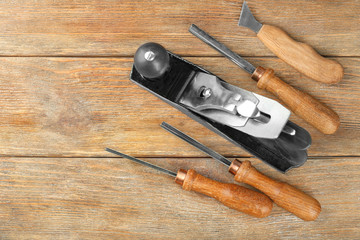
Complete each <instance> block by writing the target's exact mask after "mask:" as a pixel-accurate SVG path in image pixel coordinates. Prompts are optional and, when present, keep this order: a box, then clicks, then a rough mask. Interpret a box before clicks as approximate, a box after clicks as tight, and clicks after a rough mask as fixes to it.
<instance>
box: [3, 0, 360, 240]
mask: <svg viewBox="0 0 360 240" xmlns="http://www.w3.org/2000/svg"><path fill="white" fill-rule="evenodd" d="M241 5H242V1H238V0H236V1H235V0H224V1H215V0H213V1H210V0H209V1H205V0H196V1H195V0H183V1H175V0H160V1H159V0H157V1H152V0H147V1H130V0H129V1H125V0H123V1H121V0H117V1H116V0H107V1H105V0H104V1H100V0H88V1H80V0H76V1H70V0H69V1H66V0H59V1H50V0H43V1H37V0H26V1H25V0H12V1H10V0H4V1H1V2H0V125H1V128H0V129H1V130H0V132H1V135H0V136H1V138H0V154H1V157H0V190H1V194H0V239H134V238H138V239H169V238H170V239H241V238H242V239H246V238H247V239H303V238H307V239H359V238H360V230H359V227H360V207H359V206H360V197H359V196H360V120H359V119H360V82H359V80H360V79H359V76H360V40H359V39H360V24H359V23H360V22H359V20H360V17H359V13H360V2H359V1H357V0H353V1H348V0H336V1H330V0H328V1H325V0H314V1H306V0H297V1H285V0H280V1H265V0H256V1H255V0H251V1H249V2H248V5H249V7H250V9H251V10H252V11H253V13H254V15H255V16H256V18H257V19H258V20H259V21H261V22H263V23H268V24H273V25H275V26H278V27H281V28H282V29H284V30H285V31H287V32H288V33H289V34H290V35H291V36H292V37H294V38H295V39H297V40H299V41H303V42H306V43H309V44H310V45H312V46H313V47H314V48H315V49H316V50H317V51H318V52H319V53H320V54H322V55H324V56H326V57H329V58H332V59H335V60H337V61H339V62H340V63H341V64H342V65H343V66H344V69H345V76H344V78H343V80H342V82H340V83H339V84H336V85H331V86H330V85H325V84H321V83H317V82H314V81H311V80H309V79H308V78H306V77H305V76H303V75H302V74H300V73H298V72H297V71H295V70H294V69H292V68H291V67H289V66H288V65H286V64H284V63H283V62H282V61H281V60H279V59H278V58H276V57H274V55H273V54H272V53H271V52H270V51H269V50H268V49H266V48H265V46H264V45H263V44H262V43H261V42H260V41H259V40H258V39H257V38H256V36H255V34H254V33H253V32H251V31H250V30H248V29H245V28H241V27H238V26H237V21H238V18H239V15H240V11H241ZM192 23H195V24H197V25H198V26H199V27H201V28H203V29H204V30H206V31H207V32H209V33H210V34H212V35H213V36H214V37H215V38H217V39H218V40H220V41H221V42H223V43H225V44H226V45H228V46H229V47H230V48H231V49H232V50H234V51H235V52H237V53H239V54H241V55H242V56H245V58H246V59H248V60H249V61H250V62H252V63H254V64H255V65H257V64H261V65H262V66H264V67H272V68H274V69H275V71H276V72H277V73H278V75H279V76H280V77H281V78H282V79H283V80H285V81H286V82H288V83H290V84H291V85H293V86H295V87H298V88H300V89H302V90H304V91H306V92H308V93H310V94H312V95H313V96H315V97H316V98H318V99H319V100H320V101H322V102H323V103H325V104H327V105H328V106H330V107H331V108H333V109H334V110H335V111H336V112H337V113H338V114H339V115H340V118H341V127H340V129H339V130H338V132H337V133H336V134H334V135H331V136H326V135H323V134H321V133H319V132H318V131H316V130H315V129H314V128H312V127H311V126H309V125H308V124H306V123H305V122H304V121H302V120H300V119H299V118H297V117H296V116H294V115H292V116H291V120H293V121H294V122H295V123H297V124H299V125H301V126H303V127H304V128H306V129H307V130H308V131H309V132H310V133H311V135H312V138H313V145H312V146H311V148H310V149H309V159H308V161H307V162H306V164H305V165H304V166H302V167H300V168H298V169H293V170H291V171H290V172H288V173H287V174H285V175H284V174H281V173H279V172H277V171H276V170H274V169H272V168H270V167H269V166H267V165H265V164H264V163H262V162H261V161H260V160H258V159H255V158H253V157H252V156H251V155H249V154H248V153H247V152H245V151H244V150H242V149H240V148H238V147H235V146H234V145H232V144H231V143H229V142H227V141H225V140H224V139H222V138H221V137H219V136H217V135H216V134H214V133H212V132H210V131H209V130H207V129H205V128H204V127H202V126H201V125H200V124H198V123H197V122H194V121H193V120H191V119H189V118H188V117H186V116H184V115H183V114H181V113H180V112H179V111H177V110H175V109H173V108H171V107H170V106H168V105H167V104H165V103H163V102H161V101H160V100H158V99H157V98H156V97H154V96H152V95H151V94H150V93H148V92H146V91H144V90H142V89H140V88H139V87H137V86H135V85H134V84H132V83H131V82H130V81H129V74H130V69H131V66H132V61H133V54H134V53H135V51H136V49H137V48H138V47H139V46H140V45H141V44H143V43H145V42H148V41H155V42H158V43H160V44H162V45H163V46H165V47H166V48H167V49H168V50H170V51H172V52H174V53H176V54H179V55H181V56H183V57H184V58H186V59H188V60H190V61H192V62H194V63H196V64H198V65H200V66H203V67H204V68H206V69H208V70H210V71H211V72H213V73H215V74H217V75H218V76H220V77H221V78H223V79H225V80H226V81H228V82H230V83H232V84H234V85H237V86H240V87H242V88H244V89H247V90H250V91H254V92H256V93H259V94H262V95H265V96H268V97H271V96H270V95H269V94H267V93H265V92H263V91H261V90H258V89H257V88H256V85H255V83H254V82H253V81H251V80H250V78H249V76H248V75H247V74H246V73H245V72H243V71H242V70H241V69H239V68H238V67H237V66H235V65H234V64H232V63H231V62H230V61H228V60H226V59H225V58H224V57H222V56H220V55H219V54H218V53H217V52H215V51H214V50H212V49H211V48H210V47H208V46H207V45H205V44H203V43H202V42H201V41H200V40H198V39H196V38H195V37H193V36H192V35H191V34H190V33H188V28H189V26H190V24H192ZM162 121H167V122H168V123H170V124H172V125H174V126H175V127H177V128H179V129H180V130H182V131H184V132H186V133H188V134H190V135H191V136H194V137H196V138H197V139H198V140H199V141H201V142H203V143H204V144H205V145H207V146H209V147H211V148H213V149H214V150H216V151H218V152H219V153H221V154H224V155H226V156H228V157H230V158H234V157H241V158H244V159H250V160H251V162H252V163H253V164H254V165H255V166H256V167H257V168H258V169H259V170H260V171H262V172H263V173H265V174H267V175H269V176H271V177H273V178H275V179H278V180H282V181H286V182H288V183H290V184H293V185H295V186H296V187H298V188H300V189H301V190H303V191H305V192H306V193H308V194H310V195H312V196H314V197H315V198H317V199H318V200H319V201H320V202H321V204H322V209H323V210H322V213H321V214H320V216H319V218H318V219H317V220H316V221H315V222H304V221H302V220H300V219H298V218H297V217H295V216H294V215H292V214H290V213H288V212H286V211H285V210H283V209H281V208H279V207H277V206H274V209H273V212H272V214H271V215H270V216H269V217H267V218H265V219H256V218H253V217H250V216H247V215H245V214H242V213H240V212H236V211H234V210H231V209H228V208H227V207H225V206H223V205H221V204H219V203H218V202H217V201H216V200H213V199H210V198H208V197H205V196H202V195H199V194H196V193H191V192H185V191H183V190H181V188H180V187H179V186H178V185H176V184H175V183H174V182H173V179H171V178H170V177H168V176H165V175H162V174H161V173H158V172H156V171H154V170H152V169H147V168H145V167H142V166H139V165H137V164H135V163H131V162H129V161H128V160H125V159H121V158H117V157H115V156H114V155H111V154H109V153H107V152H105V151H104V148H105V147H113V148H115V149H118V150H120V151H123V152H124V153H127V154H130V155H133V156H136V157H143V158H147V159H148V161H149V162H152V163H156V164H158V165H161V166H163V167H166V168H168V169H170V170H173V171H176V170H177V169H178V168H185V169H188V168H192V167H193V168H194V169H196V170H197V171H198V172H199V173H201V174H203V175H205V176H208V177H211V178H213V179H216V180H220V181H226V182H233V180H232V176H231V175H230V174H228V173H227V171H226V168H225V166H222V165H220V164H219V163H217V162H215V161H214V160H212V159H210V158H207V157H206V156H205V155H204V154H202V153H201V152H199V151H197V150H196V149H194V148H193V147H191V146H190V145H187V144H185V143H184V142H182V141H181V140H179V139H177V138H176V137H174V136H172V135H170V134H169V133H167V132H165V131H164V130H162V129H161V128H160V127H159V124H160V123H161V122H162Z"/></svg>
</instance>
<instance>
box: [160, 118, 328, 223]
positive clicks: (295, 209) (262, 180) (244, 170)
mask: <svg viewBox="0 0 360 240" xmlns="http://www.w3.org/2000/svg"><path fill="white" fill-rule="evenodd" d="M161 127H162V128H163V129H165V130H167V131H168V132H170V133H172V134H174V135H175V136H177V137H179V138H181V139H182V140H184V141H186V142H187V143H189V144H191V145H192V146H194V147H196V148H197V149H199V150H200V151H202V152H204V153H206V154H207V155H209V156H210V157H212V158H214V159H216V160H218V161H219V162H221V163H223V164H225V165H226V166H228V167H229V172H230V173H232V174H234V175H235V177H234V179H235V181H237V182H242V183H246V184H249V185H250V186H253V187H255V188H257V189H259V190H260V191H262V192H263V193H265V194H266V195H268V196H269V197H270V198H271V199H272V200H273V201H274V202H275V203H276V204H277V205H278V206H280V207H282V208H284V209H286V210H288V211H289V212H291V213H293V214H295V215H296V216H298V217H299V218H301V219H303V220H305V221H314V220H315V219H316V218H317V217H318V216H319V214H320V211H321V206H320V203H319V202H318V201H317V200H316V199H315V198H313V197H311V196H309V195H307V194H306V193H304V192H302V191H300V190H299V189H297V188H295V187H293V186H291V185H289V184H287V183H283V182H279V181H276V180H274V179H271V178H269V177H267V176H265V175H263V174H262V173H260V172H258V171H257V170H256V169H255V168H254V167H253V166H251V163H250V161H247V160H246V161H243V162H241V161H239V160H237V159H235V160H234V161H233V162H231V161H230V160H228V159H226V158H225V157H224V156H222V155H220V154H219V153H217V152H215V151H213V150H211V149H210V148H208V147H206V146H204V145H203V144H201V143H199V142H198V141H196V140H195V139H193V138H191V137H189V136H188V135H186V134H185V133H183V132H181V131H179V130H178V129H176V128H174V127H173V126H171V125H169V124H167V123H165V122H163V123H162V124H161Z"/></svg>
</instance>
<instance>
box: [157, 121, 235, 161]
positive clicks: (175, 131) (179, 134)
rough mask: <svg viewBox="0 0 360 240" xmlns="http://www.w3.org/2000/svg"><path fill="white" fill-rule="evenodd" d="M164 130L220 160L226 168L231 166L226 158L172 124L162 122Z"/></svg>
mask: <svg viewBox="0 0 360 240" xmlns="http://www.w3.org/2000/svg"><path fill="white" fill-rule="evenodd" d="M160 126H161V127H162V128H163V129H165V130H166V131H168V132H170V133H172V134H174V135H175V136H177V137H179V138H181V139H182V140H184V141H185V142H187V143H189V144H190V145H192V146H194V147H196V148H197V149H199V150H200V151H202V152H203V153H206V154H207V155H209V156H210V157H212V158H214V159H216V160H218V161H219V162H221V163H223V164H225V165H226V166H230V164H231V161H230V160H228V159H227V158H225V157H224V156H222V155H221V154H219V153H217V152H215V151H214V150H212V149H210V148H208V147H206V146H205V145H203V144H201V143H199V142H198V141H196V140H195V139H193V138H192V137H190V136H188V135H186V134H185V133H183V132H181V131H180V130H178V129H176V128H174V127H173V126H171V125H170V124H168V123H166V122H162V123H161V125H160Z"/></svg>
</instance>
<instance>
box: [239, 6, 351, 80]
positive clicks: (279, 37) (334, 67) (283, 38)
mask: <svg viewBox="0 0 360 240" xmlns="http://www.w3.org/2000/svg"><path fill="white" fill-rule="evenodd" d="M239 26H243V27H247V28H249V29H251V30H253V31H254V32H255V33H256V35H257V37H258V38H259V39H260V40H261V41H262V42H263V43H264V44H265V46H266V47H268V48H269V49H270V50H271V51H272V52H273V53H274V54H275V55H277V56H278V57H279V58H281V59H282V60H283V61H284V62H286V63H287V64H289V65H290V66H292V67H293V68H295V69H296V70H298V71H299V72H301V73H303V74H305V75H306V76H308V77H309V78H311V79H313V80H315V81H319V82H323V83H337V82H339V81H340V80H341V79H342V77H343V75H344V70H343V67H342V66H341V65H340V64H339V63H337V62H335V61H333V60H330V59H327V58H324V57H323V56H321V55H320V54H318V53H317V52H316V51H315V50H314V49H313V48H312V47H311V46H310V45H308V44H306V43H302V42H297V41H295V40H294V39H292V38H291V37H290V36H289V35H288V34H287V33H286V32H284V31H283V30H281V29H280V28H278V27H275V26H271V25H267V24H261V23H260V22H258V21H257V20H256V19H255V17H254V16H253V15H252V13H251V11H250V9H249V7H248V6H247V4H246V1H244V3H243V6H242V9H241V14H240V19H239Z"/></svg>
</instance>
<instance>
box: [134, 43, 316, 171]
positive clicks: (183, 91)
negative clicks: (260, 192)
mask: <svg viewBox="0 0 360 240" xmlns="http://www.w3.org/2000/svg"><path fill="white" fill-rule="evenodd" d="M130 79H131V80H132V81H133V82H134V83H136V84H138V85H139V86H141V87H142V88H144V89H146V90H148V91H149V92H151V93H152V94H154V95H156V96H157V97H159V98H160V99H162V100H163V101H165V102H167V103H168V104H170V105H171V106H173V107H175V108H177V109H178V110H180V111H181V112H183V113H185V114H186V115H187V116H189V117H190V118H192V119H194V120H196V121H198V122H199V123H201V124H202V125H204V126H205V127H207V128H209V129H210V130H212V131H214V132H215V133H217V134H219V135H220V136H222V137H224V138H226V139H227V140H229V141H231V142H233V143H234V144H236V145H238V146H241V147H243V148H244V149H245V150H247V151H248V152H250V153H251V154H253V155H255V156H256V157H258V158H260V159H261V160H263V161H264V162H266V163H268V164H269V165H271V166H273V167H274V168H276V169H278V170H279V171H281V172H286V171H287V170H289V169H290V168H292V167H299V166H301V165H302V164H303V163H304V162H305V161H306V159H307V150H306V149H307V148H308V147H309V146H310V145H311V137H310V134H309V133H308V132H307V131H306V130H305V129H303V128H301V127H299V126H298V125H296V124H294V123H292V122H290V121H289V120H288V119H289V116H290V111H289V110H288V109H286V108H285V107H283V106H282V105H281V104H280V103H278V102H276V101H274V100H272V99H269V98H266V97H263V96H261V95H258V94H256V93H253V92H249V91H246V90H244V89H241V88H239V87H236V86H233V85H231V84H229V83H227V82H225V81H224V80H222V79H220V78H219V77H217V76H215V75H214V74H212V73H211V72H209V71H207V70H205V69H203V68H201V67H200V66H197V65H195V64H193V63H191V62H189V61H186V60H184V59H182V58H181V57H179V56H177V55H175V54H173V53H171V52H169V51H167V50H166V49H164V48H163V47H162V46H161V45H159V44H157V43H146V44H144V45H142V46H140V47H139V49H138V50H137V51H136V53H135V57H134V66H133V68H132V71H131V75H130Z"/></svg>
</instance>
